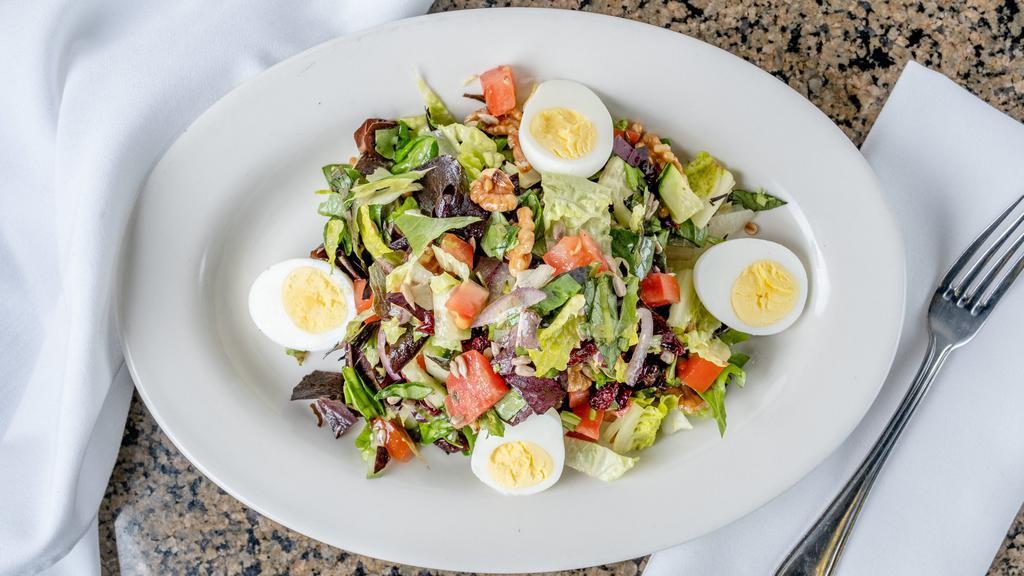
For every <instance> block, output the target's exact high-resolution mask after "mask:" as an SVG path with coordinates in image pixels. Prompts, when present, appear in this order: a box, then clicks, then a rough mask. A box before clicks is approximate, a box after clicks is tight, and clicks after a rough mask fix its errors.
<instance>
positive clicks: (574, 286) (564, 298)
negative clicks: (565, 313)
mask: <svg viewBox="0 0 1024 576" xmlns="http://www.w3.org/2000/svg"><path fill="white" fill-rule="evenodd" d="M541 290H542V291H543V292H544V294H545V296H544V299H543V300H541V301H540V302H539V303H537V304H536V305H535V306H534V307H533V309H534V310H536V311H537V313H538V314H540V315H541V316H547V315H548V314H550V313H551V312H554V311H555V310H557V309H558V308H559V307H560V306H562V304H565V303H566V302H568V301H569V298H572V297H573V296H575V295H577V294H579V293H580V290H583V286H581V285H580V283H579V282H577V281H576V279H575V278H573V277H572V276H571V275H570V274H569V273H568V272H566V273H564V274H559V275H558V277H556V278H555V279H554V280H552V281H550V282H548V283H547V284H545V285H544V286H542V287H541Z"/></svg>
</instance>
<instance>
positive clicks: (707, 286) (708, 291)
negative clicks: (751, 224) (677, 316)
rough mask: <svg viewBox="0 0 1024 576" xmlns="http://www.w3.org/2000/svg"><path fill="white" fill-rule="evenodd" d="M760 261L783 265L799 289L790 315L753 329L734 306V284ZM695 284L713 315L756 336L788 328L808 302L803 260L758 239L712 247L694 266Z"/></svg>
mask: <svg viewBox="0 0 1024 576" xmlns="http://www.w3.org/2000/svg"><path fill="white" fill-rule="evenodd" d="M759 260H774V261H776V262H778V263H779V264H781V265H782V266H783V267H784V268H785V269H786V270H787V271H788V272H789V273H790V274H791V275H792V276H793V279H794V280H796V284H797V287H798V289H799V290H800V293H799V294H798V295H797V299H796V305H795V306H794V307H793V309H792V310H791V311H790V312H789V314H787V315H785V316H784V317H782V318H781V319H780V320H779V321H778V322H775V323H774V324H770V325H768V326H751V325H749V324H747V323H746V322H743V321H741V320H740V319H739V318H738V317H737V316H736V312H735V311H734V310H733V307H732V286H733V283H735V282H736V279H737V278H739V277H740V274H741V273H742V272H743V271H744V270H745V269H746V268H747V266H750V265H751V264H753V263H754V262H757V261H759ZM693 285H694V288H696V290H697V297H698V298H699V299H700V301H701V303H702V304H704V307H705V308H707V309H708V312H711V315H712V316H714V317H715V318H717V319H719V320H720V321H722V323H724V324H725V325H726V326H728V327H730V328H735V329H736V330H739V331H741V332H746V333H747V334H752V335H755V336H766V335H769V334H777V333H779V332H781V331H783V330H785V329H786V328H789V327H790V326H791V325H792V324H793V323H794V322H796V320H797V318H799V317H800V314H801V312H803V309H804V305H805V304H806V302H807V271H806V270H805V269H804V265H803V264H802V263H801V262H800V259H799V258H797V257H796V254H793V252H792V251H791V250H790V249H789V248H786V247H785V246H783V245H781V244H777V243H775V242H770V241H768V240H761V239H759V238H739V239H736V240H727V241H725V242H722V243H721V244H716V245H715V246H712V247H711V248H709V249H708V250H707V251H706V252H704V253H703V254H702V255H701V256H700V258H698V259H697V263H696V265H694V268H693Z"/></svg>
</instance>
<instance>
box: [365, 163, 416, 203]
mask: <svg viewBox="0 0 1024 576" xmlns="http://www.w3.org/2000/svg"><path fill="white" fill-rule="evenodd" d="M384 172H387V171H384ZM424 174H426V172H422V171H419V170H410V171H408V172H405V173H402V174H390V175H385V174H379V173H376V172H375V173H374V174H373V175H371V177H373V178H374V179H373V180H370V178H367V180H368V182H366V183H365V184H359V185H357V186H353V187H352V201H353V202H354V203H355V205H356V206H361V205H363V204H388V203H391V202H394V201H395V200H397V199H398V198H399V197H401V196H402V195H403V194H405V193H407V192H415V191H416V190H421V189H422V188H423V185H421V184H419V183H418V182H416V181H417V180H419V179H420V178H422V177H423V175H424Z"/></svg>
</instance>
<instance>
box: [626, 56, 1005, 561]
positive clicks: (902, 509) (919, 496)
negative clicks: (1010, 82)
mask: <svg viewBox="0 0 1024 576" xmlns="http://www.w3.org/2000/svg"><path fill="white" fill-rule="evenodd" d="M862 151H863V152H864V155H865V156H866V157H867V159H868V162H870V163H871V166H872V167H873V168H874V170H875V172H876V173H877V174H878V177H879V178H880V179H881V182H882V186H883V187H884V189H885V192H886V193H887V195H888V198H889V202H890V205H891V206H892V208H893V210H894V211H895V214H896V218H897V220H898V222H899V224H900V227H901V228H902V232H903V235H904V240H905V248H906V254H907V316H906V325H905V328H904V333H903V338H902V341H901V343H900V348H899V353H898V356H897V358H896V362H895V364H894V365H893V369H892V372H891V373H890V375H889V379H888V380H887V382H886V384H885V387H884V388H883V389H882V391H881V393H880V394H879V396H878V399H877V400H876V401H875V403H874V405H873V406H872V408H871V410H870V411H869V412H868V414H867V416H866V417H865V418H864V420H863V422H861V424H860V426H858V427H857V429H856V430H855V431H854V433H853V434H852V435H851V436H850V438H849V439H848V440H847V441H846V442H845V443H844V444H843V445H842V446H841V447H840V448H839V449H838V450H837V451H836V452H835V454H833V455H832V456H831V457H829V458H828V459H827V460H826V461H825V462H824V463H823V464H822V465H821V466H819V467H818V468H817V469H816V470H815V471H814V472H812V473H811V474H810V475H809V476H807V477H806V478H804V479H803V480H802V481H800V482H799V483H798V484H797V485H796V486H794V487H793V488H792V489H790V490H789V491H787V492H786V493H784V494H782V495H781V496H779V497H778V498H776V499H775V500H773V501H772V502H770V503H769V504H767V505H766V506H764V507H763V508H761V509H760V510H758V511H756V512H754V513H753V514H751V515H749V516H747V517H746V518H743V519H742V520H740V521H738V522H735V523H733V524H731V525H729V526H726V527H725V528H722V529H721V530H718V531H716V532H714V533H712V534H710V535H708V536H705V537H703V538H700V539H698V540H694V541H692V542H688V543H686V544H683V545H680V546H677V547H675V548H671V549H669V550H666V551H664V552H660V553H658V554H655V555H654V556H653V557H652V558H651V560H650V563H649V564H648V566H647V569H646V571H645V576H668V575H673V576H677V575H679V576H686V575H688V574H695V575H701V576H717V575H734V574H735V575H741V574H771V573H773V571H774V570H775V568H776V567H777V566H778V564H779V563H780V562H781V561H782V559H783V558H784V557H785V556H786V554H787V553H788V552H789V550H790V548H791V547H792V546H793V545H794V544H795V543H796V542H797V540H798V539H799V538H800V537H801V536H802V535H803V533H804V531H805V530H806V529H807V528H808V527H809V526H810V524H811V522H813V521H814V520H815V519H816V518H817V516H818V514H819V513H820V512H821V510H822V509H824V507H825V506H826V505H827V504H828V502H830V501H831V500H832V497H833V496H834V495H835V494H836V492H837V491H838V490H839V488H840V487H841V486H842V485H843V483H845V481H846V479H847V478H848V477H849V476H850V474H851V473H852V472H853V470H854V469H855V468H856V467H857V465H858V464H859V463H860V461H861V459H862V457H863V456H864V455H865V454H866V453H867V451H868V449H869V448H870V447H871V444H872V443H873V442H874V440H875V439H876V438H877V437H878V435H879V433H880V432H881V430H882V428H883V427H884V426H885V423H886V421H887V420H888V418H889V416H890V415H891V414H892V412H893V410H894V409H895V407H896V405H897V403H898V402H899V400H900V398H901V397H902V396H903V394H904V392H905V391H906V389H907V387H908V386H909V385H910V380H911V378H913V375H914V372H915V371H916V370H917V367H918V366H919V364H920V362H921V359H922V356H923V354H924V349H925V343H926V331H925V314H926V311H927V307H928V301H929V300H930V298H931V295H932V292H933V291H934V289H935V286H936V284H937V282H938V279H939V278H940V276H941V275H942V274H943V273H944V272H945V270H946V269H947V268H948V267H949V265H951V264H952V263H953V261H954V260H955V259H956V258H957V257H958V256H959V255H960V253H961V252H962V251H963V250H964V248H966V247H967V245H968V244H969V243H970V241H971V240H972V239H973V238H974V237H975V236H976V235H978V234H979V233H980V232H981V231H982V230H983V229H984V228H985V226H986V225H988V224H989V222H990V221H992V220H993V219H994V218H995V217H996V216H998V215H999V214H1000V213H1001V212H1002V211H1003V210H1004V209H1005V208H1006V207H1007V206H1009V205H1010V203H1011V201H1013V200H1014V199H1016V198H1017V197H1019V196H1020V195H1021V194H1024V126H1022V125H1021V124H1020V123H1018V122H1016V121H1014V120H1013V119H1011V118H1009V117H1008V116H1005V115H1004V114H1001V113H1000V112H998V111H996V110H995V109H993V108H992V107H991V106H989V105H988V104H986V103H984V102H982V101H981V100H979V99H978V98H976V97H975V96H973V95H971V94H970V93H968V92H967V91H966V90H964V89H963V88H961V87H959V86H957V85H956V84H954V83H953V82H951V81H950V80H949V79H948V78H946V77H945V76H942V75H941V74H938V73H936V72H932V71H930V70H928V69H926V68H924V67H922V66H920V65H918V64H916V63H914V62H911V63H910V64H908V66H907V68H906V69H905V70H904V71H903V74H902V76H901V77H900V79H899V81H898V82H897V84H896V87H895V88H894V89H893V92H892V94H891V95H890V96H889V100H888V102H887V103H886V104H885V107H884V108H883V110H882V112H881V114H880V115H879V117H878V120H877V121H876V122H875V125H874V127H873V128H872V129H871V133H870V134H869V135H868V138H867V140H866V141H865V142H864V146H863V148H862ZM827 184H828V183H827V182H823V183H822V185H823V186H825V187H827ZM839 201H855V199H837V202H839ZM865 229H867V227H866V228H865ZM864 272H865V274H870V273H871V271H870V270H865V271H864ZM1019 284H1020V285H1019V286H1015V287H1014V289H1013V290H1011V291H1010V293H1009V294H1007V295H1006V297H1005V298H1004V299H1003V300H1002V302H1001V303H1000V305H999V308H998V309H997V310H996V311H995V312H994V313H993V315H992V317H991V319H990V320H989V322H988V324H987V325H986V326H985V327H984V328H983V329H982V331H981V333H980V334H979V335H978V337H977V338H975V340H974V341H973V342H971V343H970V344H969V345H967V346H966V347H964V348H961V349H960V350H958V351H956V352H954V353H953V356H952V357H951V358H950V360H949V361H948V362H947V363H946V367H945V369H944V370H943V372H941V373H940V374H939V376H938V378H937V379H936V381H935V383H934V385H933V388H932V390H931V392H930V393H929V395H928V397H927V398H926V399H925V400H924V402H923V403H922V405H921V406H920V408H919V409H918V413H917V415H916V416H915V417H914V420H913V421H912V422H911V423H910V426H909V427H908V429H907V430H906V431H905V432H904V434H903V438H902V440H901V441H900V443H899V444H898V445H897V447H896V449H895V450H894V451H893V454H892V456H891V457H890V458H889V462H888V464H887V465H886V467H885V469H884V470H883V471H882V473H881V475H880V477H879V478H878V481H877V482H876V484H875V487H874V490H873V491H872V493H871V496H870V497H869V498H868V500H867V503H866V504H865V506H864V510H863V511H862V512H861V516H860V519H859V521H858V522H857V526H856V527H855V529H854V532H853V534H852V536H851V538H850V541H849V542H848V544H847V548H846V552H845V554H844V556H843V558H842V560H841V561H840V564H839V572H838V573H839V574H840V575H841V576H857V575H862V576H878V575H888V574H898V575H900V576H914V575H918V574H920V575H927V576H942V575H947V574H948V575H950V576H962V575H965V574H984V573H985V571H986V570H987V569H988V567H989V564H990V563H991V562H992V558H993V556H995V554H996V551H997V550H998V548H999V545H1000V543H1001V542H1002V540H1003V537H1004V536H1005V534H1006V530H1007V528H1008V527H1009V525H1010V523H1011V521H1012V520H1013V518H1014V516H1015V515H1016V513H1017V510H1018V508H1019V507H1020V505H1021V501H1022V500H1024V416H1022V409H1024V364H1021V362H1020V357H1019V356H1018V354H1020V344H1021V342H1024V330H1022V326H1021V322H1022V321H1024V280H1022V281H1021V282H1020V283H1019ZM879 321H882V319H879ZM807 433H808V434H813V433H814V431H813V430H808V431H807Z"/></svg>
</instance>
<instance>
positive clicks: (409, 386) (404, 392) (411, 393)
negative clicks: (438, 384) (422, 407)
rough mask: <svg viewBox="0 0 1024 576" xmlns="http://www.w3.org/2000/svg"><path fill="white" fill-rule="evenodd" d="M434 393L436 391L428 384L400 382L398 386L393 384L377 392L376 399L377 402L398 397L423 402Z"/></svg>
mask: <svg viewBox="0 0 1024 576" xmlns="http://www.w3.org/2000/svg"><path fill="white" fill-rule="evenodd" d="M433 392H434V389H433V388H431V387H430V386H427V385H426V384H417V383H415V382H399V383H397V384H391V385H390V386H387V387H385V388H384V389H383V390H381V391H380V392H377V395H376V396H375V398H377V400H383V399H385V398H390V397H392V396H397V397H399V398H408V399H409V400H423V399H424V398H426V397H427V396H430V395H431V394H432V393H433Z"/></svg>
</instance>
